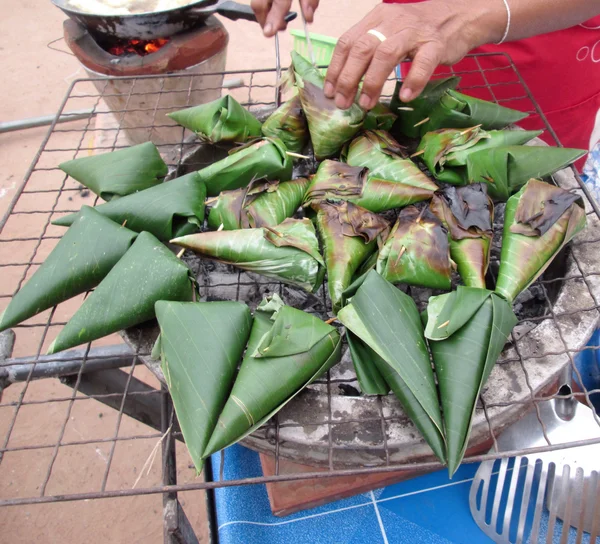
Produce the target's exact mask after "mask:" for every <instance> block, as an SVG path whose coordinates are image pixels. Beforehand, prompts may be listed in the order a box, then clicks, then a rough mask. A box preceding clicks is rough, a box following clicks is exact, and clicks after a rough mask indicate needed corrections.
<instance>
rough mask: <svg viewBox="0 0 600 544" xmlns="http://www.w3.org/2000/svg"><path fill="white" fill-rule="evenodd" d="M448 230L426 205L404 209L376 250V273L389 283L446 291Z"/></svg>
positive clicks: (448, 278) (449, 266) (449, 273)
mask: <svg viewBox="0 0 600 544" xmlns="http://www.w3.org/2000/svg"><path fill="white" fill-rule="evenodd" d="M453 264H454V263H453V262H452V260H451V258H450V245H449V243H448V232H447V231H446V229H445V228H444V226H443V225H442V222H441V221H440V220H439V219H438V218H437V217H436V216H435V215H433V214H432V213H431V212H430V211H429V209H428V208H424V209H423V210H418V209H417V208H415V207H414V206H411V207H409V208H404V209H403V210H402V211H401V212H400V215H399V216H398V220H397V221H396V224H395V225H394V227H393V228H392V232H391V233H390V235H389V237H388V238H387V240H386V242H385V245H384V246H383V248H381V250H380V251H379V256H378V258H377V272H379V274H381V276H382V277H383V278H385V279H386V280H387V281H389V282H392V283H406V284H408V285H419V286H422V287H429V288H431V289H446V290H450V287H451V276H452V266H453Z"/></svg>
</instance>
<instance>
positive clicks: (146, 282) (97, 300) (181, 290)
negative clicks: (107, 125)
mask: <svg viewBox="0 0 600 544" xmlns="http://www.w3.org/2000/svg"><path fill="white" fill-rule="evenodd" d="M195 289H196V286H195V284H194V280H193V278H192V277H191V271H190V269H189V268H188V267H187V266H186V265H185V264H184V263H182V262H181V261H180V260H179V259H178V258H177V257H175V255H174V254H173V253H172V252H171V251H170V250H169V249H168V248H167V247H166V246H164V245H163V244H162V243H161V242H160V241H159V240H157V239H156V238H155V237H154V236H153V235H152V234H150V233H148V232H142V233H140V234H139V235H138V237H137V238H136V240H135V242H134V243H133V245H132V246H131V248H129V250H128V251H127V253H125V255H123V257H122V258H121V260H120V261H119V262H118V263H117V264H116V265H115V266H114V267H113V268H112V270H111V271H110V272H109V273H108V274H107V276H106V277H105V278H104V279H103V280H102V281H101V282H100V284H99V285H98V287H96V289H95V290H94V291H93V292H92V293H91V294H90V295H89V296H88V297H87V298H86V299H85V301H84V303H83V304H82V305H81V307H80V308H79V310H77V312H75V315H74V316H73V317H72V318H71V319H70V320H69V321H68V323H67V324H66V325H65V326H64V328H63V329H62V331H60V333H59V334H58V336H57V337H56V339H55V340H54V342H52V344H51V345H50V348H49V349H48V353H49V354H52V353H56V352H58V351H63V350H65V349H69V348H72V347H74V346H78V345H80V344H85V343H87V342H91V341H93V340H97V339H98V338H102V337H103V336H108V335H109V334H112V333H114V332H118V331H120V330H122V329H126V328H128V327H133V326H134V325H138V324H140V323H143V322H145V321H148V320H150V319H152V318H153V317H154V315H155V314H154V304H155V302H157V301H158V300H172V301H182V302H183V301H190V300H192V298H193V296H194V292H195Z"/></svg>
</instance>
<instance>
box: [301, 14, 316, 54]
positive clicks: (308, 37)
mask: <svg viewBox="0 0 600 544" xmlns="http://www.w3.org/2000/svg"><path fill="white" fill-rule="evenodd" d="M300 13H301V14H302V25H303V27H304V35H305V36H306V46H307V48H308V56H309V57H310V62H312V63H313V65H314V66H316V65H317V62H316V60H315V51H314V49H313V46H312V42H311V40H310V34H309V32H308V25H307V24H306V17H305V16H304V8H303V7H302V4H300Z"/></svg>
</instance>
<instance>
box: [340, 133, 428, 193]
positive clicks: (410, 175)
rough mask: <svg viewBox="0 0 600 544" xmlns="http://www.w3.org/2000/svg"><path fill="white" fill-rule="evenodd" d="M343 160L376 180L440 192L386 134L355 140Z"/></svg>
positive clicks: (344, 153)
mask: <svg viewBox="0 0 600 544" xmlns="http://www.w3.org/2000/svg"><path fill="white" fill-rule="evenodd" d="M342 158H343V160H344V161H345V162H347V163H348V164H349V165H350V166H361V167H364V168H368V169H369V176H371V177H373V178H378V179H383V180H388V181H395V182H397V183H403V184H405V185H407V186H410V187H417V188H419V189H424V190H427V191H437V189H438V186H437V185H436V184H435V182H434V181H432V180H430V179H429V178H428V177H427V175H426V174H424V173H423V172H421V170H420V169H419V167H418V166H417V165H416V164H415V163H414V162H412V161H411V160H410V159H409V158H407V155H406V152H405V149H404V148H403V147H402V146H401V145H400V144H399V143H398V142H397V141H396V140H394V138H392V137H391V136H390V135H389V134H388V133H387V132H384V131H382V130H367V131H365V132H363V133H362V134H361V135H360V136H358V137H357V138H355V139H354V140H352V142H350V144H349V145H348V146H347V148H346V149H345V150H344V152H343V155H342Z"/></svg>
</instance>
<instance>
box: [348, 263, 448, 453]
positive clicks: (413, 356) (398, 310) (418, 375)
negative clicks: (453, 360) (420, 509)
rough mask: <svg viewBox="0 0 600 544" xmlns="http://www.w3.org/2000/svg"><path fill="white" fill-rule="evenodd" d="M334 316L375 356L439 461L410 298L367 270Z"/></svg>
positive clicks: (424, 355) (429, 385)
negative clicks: (354, 290) (350, 295)
mask: <svg viewBox="0 0 600 544" xmlns="http://www.w3.org/2000/svg"><path fill="white" fill-rule="evenodd" d="M338 319H339V320H340V321H341V322H342V323H343V324H344V326H345V327H346V329H348V330H349V331H351V332H352V333H353V334H355V335H356V336H357V337H358V338H359V339H360V340H361V341H362V342H363V343H364V344H365V345H366V346H368V347H369V348H370V349H371V350H372V351H373V352H374V353H375V354H376V355H377V357H374V358H373V364H375V365H377V369H378V370H379V372H380V374H381V376H382V377H383V378H384V379H385V381H386V382H387V383H388V384H389V385H390V387H391V389H392V391H393V392H394V394H395V395H396V397H398V400H399V401H400V403H401V404H402V406H403V408H404V410H405V412H406V413H407V415H408V416H409V417H410V418H411V420H412V421H413V423H414V424H415V426H416V427H417V428H418V429H419V431H420V432H421V434H422V435H423V437H424V438H425V440H426V441H427V443H428V444H429V445H430V446H431V449H432V450H433V452H434V453H435V455H436V456H437V457H438V458H439V459H440V460H441V461H442V462H445V458H446V455H445V450H446V446H445V440H444V436H443V426H442V416H441V414H440V404H439V399H438V393H437V389H436V386H435V380H434V377H433V370H432V368H431V361H430V359H429V352H428V351H427V343H426V341H425V336H424V335H423V325H422V323H421V318H420V316H419V311H418V310H417V306H416V304H415V302H414V300H413V299H412V298H411V297H409V296H408V295H406V294H404V293H403V292H402V291H400V290H399V289H396V288H395V287H394V286H393V285H392V284H391V283H389V282H387V281H385V280H384V279H383V278H382V277H381V276H380V275H379V274H378V273H377V272H375V271H374V270H371V271H370V272H369V273H368V274H367V275H366V276H365V278H364V280H363V281H362V284H361V285H360V287H359V288H358V290H357V291H356V293H355V294H354V295H353V296H352V298H351V299H350V301H349V303H348V304H347V305H346V306H344V308H342V309H341V310H340V312H339V313H338ZM384 363H385V364H384Z"/></svg>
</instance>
